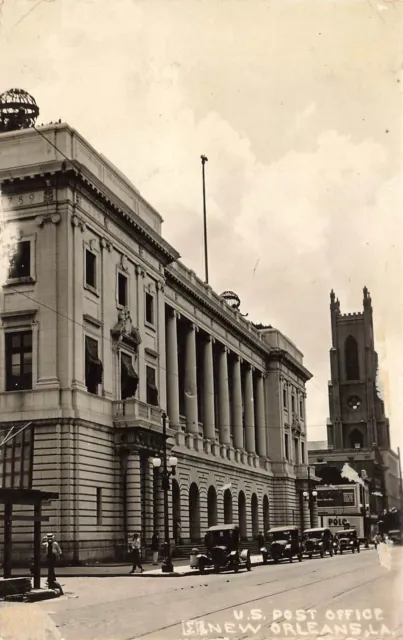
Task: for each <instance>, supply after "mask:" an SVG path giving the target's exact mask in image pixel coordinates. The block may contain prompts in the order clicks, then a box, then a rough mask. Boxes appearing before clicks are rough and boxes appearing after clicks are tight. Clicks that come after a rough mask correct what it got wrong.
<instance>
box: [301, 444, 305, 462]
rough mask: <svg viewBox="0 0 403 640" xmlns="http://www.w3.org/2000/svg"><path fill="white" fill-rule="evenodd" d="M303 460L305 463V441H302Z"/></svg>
mask: <svg viewBox="0 0 403 640" xmlns="http://www.w3.org/2000/svg"><path fill="white" fill-rule="evenodd" d="M301 462H302V464H305V443H304V442H301Z"/></svg>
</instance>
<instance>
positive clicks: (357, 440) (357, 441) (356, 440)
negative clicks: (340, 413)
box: [350, 429, 364, 449]
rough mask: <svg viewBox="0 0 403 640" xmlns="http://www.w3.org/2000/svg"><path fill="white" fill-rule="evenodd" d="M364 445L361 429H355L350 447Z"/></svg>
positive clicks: (356, 447) (358, 447)
mask: <svg viewBox="0 0 403 640" xmlns="http://www.w3.org/2000/svg"><path fill="white" fill-rule="evenodd" d="M363 446H364V438H363V437H362V433H361V431H359V430H358V429H353V431H352V432H351V434H350V448H351V449H362V448H363Z"/></svg>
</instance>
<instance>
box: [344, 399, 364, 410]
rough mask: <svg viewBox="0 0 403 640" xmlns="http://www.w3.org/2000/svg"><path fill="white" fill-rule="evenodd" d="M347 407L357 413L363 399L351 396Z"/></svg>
mask: <svg viewBox="0 0 403 640" xmlns="http://www.w3.org/2000/svg"><path fill="white" fill-rule="evenodd" d="M347 405H348V406H349V407H350V409H354V411H355V410H356V409H358V407H360V406H361V399H360V398H359V397H358V396H350V397H349V398H348V400H347Z"/></svg>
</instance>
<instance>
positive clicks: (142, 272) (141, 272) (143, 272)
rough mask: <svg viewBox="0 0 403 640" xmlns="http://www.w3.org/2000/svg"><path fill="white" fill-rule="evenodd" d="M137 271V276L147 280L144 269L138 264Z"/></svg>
mask: <svg viewBox="0 0 403 640" xmlns="http://www.w3.org/2000/svg"><path fill="white" fill-rule="evenodd" d="M135 271H136V275H137V276H141V277H143V278H145V275H146V272H145V270H144V269H143V267H140V265H138V264H136V266H135Z"/></svg>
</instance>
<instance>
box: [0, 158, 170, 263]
mask: <svg viewBox="0 0 403 640" xmlns="http://www.w3.org/2000/svg"><path fill="white" fill-rule="evenodd" d="M28 169H29V171H28V172H26V173H24V175H19V176H18V177H14V176H13V175H12V173H10V172H9V173H7V174H5V175H4V172H3V171H2V172H0V182H1V185H2V189H3V191H4V192H7V188H10V187H12V188H13V189H15V190H16V191H20V190H21V188H23V187H24V186H25V184H26V182H27V181H36V180H38V179H39V180H41V182H43V181H44V180H46V179H48V180H54V178H55V177H58V178H59V179H60V177H61V178H62V180H63V183H64V184H68V183H69V181H70V182H71V181H73V182H76V183H80V184H82V185H83V186H85V187H86V188H87V189H88V190H89V191H90V192H91V193H92V194H94V195H95V196H96V197H97V198H99V199H101V200H102V202H103V203H104V204H106V205H107V207H108V210H109V211H112V212H113V213H115V214H117V217H118V218H120V219H121V220H122V219H123V220H124V221H125V222H126V223H127V224H128V225H129V226H130V227H131V228H132V229H133V230H134V232H135V233H136V235H137V236H139V237H141V238H142V240H143V242H144V243H145V244H146V245H149V246H150V247H152V249H153V250H154V252H156V253H158V254H159V256H160V258H161V261H162V262H163V264H164V266H166V265H168V264H170V263H171V262H174V261H175V260H178V259H179V258H180V254H179V252H178V251H176V249H174V248H173V247H172V246H171V245H170V244H169V243H168V242H166V241H165V240H164V239H163V238H162V237H161V236H160V235H159V234H158V233H156V231H154V229H153V228H152V227H151V226H150V225H149V224H147V222H145V221H144V220H142V219H141V218H140V217H139V216H138V215H137V214H136V213H135V212H134V211H132V210H130V208H129V207H128V206H127V205H126V204H125V203H124V202H122V200H120V199H119V197H118V196H117V195H115V194H114V193H112V191H110V189H108V187H107V186H106V185H104V184H103V183H102V182H101V181H100V180H98V178H97V177H96V176H94V175H93V174H92V173H91V172H90V171H89V170H88V169H87V168H86V167H85V166H84V165H83V164H81V163H79V162H77V161H76V160H74V161H73V160H69V161H68V162H67V161H65V162H61V161H54V162H52V163H49V165H48V166H46V169H45V171H44V167H43V166H41V167H29V168H28ZM59 186H62V184H61V183H59Z"/></svg>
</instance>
